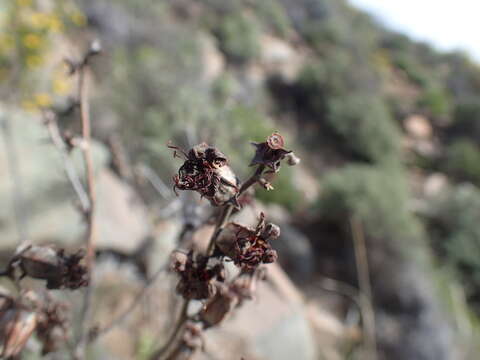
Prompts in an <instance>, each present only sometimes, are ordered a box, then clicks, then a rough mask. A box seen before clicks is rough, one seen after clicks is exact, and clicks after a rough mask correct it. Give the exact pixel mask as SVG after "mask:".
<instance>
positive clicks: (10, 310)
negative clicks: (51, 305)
mask: <svg viewBox="0 0 480 360" xmlns="http://www.w3.org/2000/svg"><path fill="white" fill-rule="evenodd" d="M36 326H37V314H36V313H35V312H34V311H32V310H30V309H28V308H27V307H26V306H24V305H23V304H21V303H19V302H17V301H15V300H14V299H13V298H12V297H10V296H8V295H5V294H0V345H2V350H1V352H0V358H2V359H3V358H5V359H9V358H12V357H15V356H17V355H19V354H20V352H21V351H22V350H23V348H24V347H25V344H26V343H27V341H28V339H29V338H30V336H31V335H32V333H33V332H34V331H35V328H36Z"/></svg>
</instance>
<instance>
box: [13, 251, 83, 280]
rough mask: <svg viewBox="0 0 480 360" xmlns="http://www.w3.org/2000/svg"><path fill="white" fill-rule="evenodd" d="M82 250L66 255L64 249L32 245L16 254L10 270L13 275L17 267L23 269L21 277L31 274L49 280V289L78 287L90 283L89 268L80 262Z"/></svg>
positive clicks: (36, 277)
mask: <svg viewBox="0 0 480 360" xmlns="http://www.w3.org/2000/svg"><path fill="white" fill-rule="evenodd" d="M83 257H84V252H83V251H82V250H80V251H78V252H76V253H74V254H71V255H66V254H65V250H63V249H58V250H57V249H54V248H53V247H50V246H36V245H31V246H28V247H27V248H26V249H24V250H22V251H20V252H19V253H18V254H17V255H15V256H14V257H13V259H12V261H11V262H10V264H9V268H8V270H7V271H8V272H9V274H10V275H11V276H13V273H14V270H15V268H19V269H20V271H21V275H20V278H23V277H25V276H30V277H31V278H34V279H42V280H46V281H47V289H64V288H66V289H71V290H74V289H78V288H80V287H83V286H87V285H88V271H87V268H86V267H85V266H84V265H82V264H80V262H81V260H82V259H83Z"/></svg>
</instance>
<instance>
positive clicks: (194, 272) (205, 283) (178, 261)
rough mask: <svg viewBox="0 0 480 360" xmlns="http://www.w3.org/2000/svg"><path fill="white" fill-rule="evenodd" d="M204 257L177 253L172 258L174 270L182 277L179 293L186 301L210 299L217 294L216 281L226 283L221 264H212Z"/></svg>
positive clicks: (178, 288)
mask: <svg viewBox="0 0 480 360" xmlns="http://www.w3.org/2000/svg"><path fill="white" fill-rule="evenodd" d="M208 260H209V259H208V258H207V257H205V256H202V255H197V256H195V255H194V253H193V251H190V252H189V253H188V255H186V254H182V253H179V252H175V253H174V254H173V256H172V269H173V270H174V271H175V272H176V273H177V274H178V275H179V276H180V280H179V282H178V284H177V289H176V290H177V292H178V293H179V294H180V295H182V296H183V297H184V298H185V299H195V300H202V299H208V298H210V297H211V296H213V295H214V294H215V286H214V284H213V281H214V280H217V281H220V282H222V281H224V279H225V270H224V268H223V265H222V264H221V263H216V264H214V265H212V264H210V263H209V261H208Z"/></svg>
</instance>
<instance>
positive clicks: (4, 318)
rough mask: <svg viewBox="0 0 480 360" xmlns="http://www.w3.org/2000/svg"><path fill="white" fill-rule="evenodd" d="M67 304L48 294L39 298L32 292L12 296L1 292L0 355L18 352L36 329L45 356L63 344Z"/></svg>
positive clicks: (5, 355)
mask: <svg viewBox="0 0 480 360" xmlns="http://www.w3.org/2000/svg"><path fill="white" fill-rule="evenodd" d="M65 310H66V306H65V305H64V304H62V303H58V302H56V301H54V300H53V299H52V298H50V297H45V298H41V297H39V296H38V295H37V294H36V293H34V292H33V291H26V292H22V293H21V294H20V297H19V298H16V299H15V298H13V297H12V296H10V295H9V294H7V293H2V294H0V345H1V346H2V351H1V352H0V358H6V359H8V358H11V357H15V356H17V355H19V354H20V352H21V351H22V350H23V348H24V347H25V344H26V343H27V341H28V339H29V338H30V337H31V336H32V334H33V333H34V332H35V333H36V335H37V338H38V340H39V341H40V342H41V343H42V354H43V355H45V354H47V353H50V352H52V351H55V350H57V348H58V347H59V346H60V345H62V344H64V343H65V337H66V335H65V334H66V333H67V318H66V315H65Z"/></svg>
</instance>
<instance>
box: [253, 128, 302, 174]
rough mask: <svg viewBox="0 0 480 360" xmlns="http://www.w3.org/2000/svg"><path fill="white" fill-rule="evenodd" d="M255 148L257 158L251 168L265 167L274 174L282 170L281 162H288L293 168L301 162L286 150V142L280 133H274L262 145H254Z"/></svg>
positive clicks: (255, 157) (254, 158)
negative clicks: (255, 166) (254, 166)
mask: <svg viewBox="0 0 480 360" xmlns="http://www.w3.org/2000/svg"><path fill="white" fill-rule="evenodd" d="M252 145H253V146H255V148H256V151H255V156H254V157H253V159H252V161H251V163H250V166H253V165H264V166H267V167H268V168H270V169H271V171H273V172H277V171H278V170H280V162H281V160H284V159H285V160H286V161H287V163H288V165H290V166H293V165H296V164H298V163H299V162H300V159H299V158H298V157H296V156H295V155H294V153H293V152H292V151H291V150H286V149H285V148H284V146H285V141H284V139H283V137H282V135H280V134H279V133H278V132H274V133H273V134H272V135H270V136H269V137H268V138H267V139H266V140H265V141H264V142H262V143H252Z"/></svg>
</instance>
